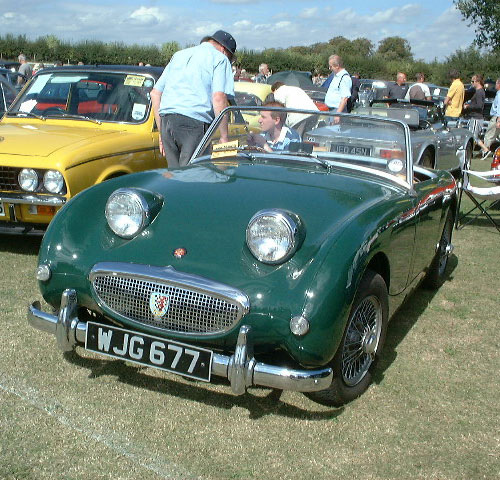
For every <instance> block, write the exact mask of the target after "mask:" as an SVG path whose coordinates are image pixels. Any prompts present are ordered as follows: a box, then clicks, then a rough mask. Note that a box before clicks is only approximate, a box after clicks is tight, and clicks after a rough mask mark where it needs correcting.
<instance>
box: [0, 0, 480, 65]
mask: <svg viewBox="0 0 500 480" xmlns="http://www.w3.org/2000/svg"><path fill="white" fill-rule="evenodd" d="M0 12H1V13H0V35H5V34H7V33H12V34H14V35H18V34H25V35H26V36H27V38H29V39H30V40H34V39H36V38H38V37H41V36H44V35H55V36H56V37H58V38H59V39H62V40H67V41H71V42H78V41H81V40H101V41H103V42H123V43H125V44H134V43H137V44H140V45H158V46H160V45H162V44H163V43H166V42H170V41H176V42H178V43H179V44H180V46H181V47H184V46H186V45H192V44H196V43H198V42H199V41H200V40H201V38H202V37H203V36H205V35H210V34H213V33H214V32H215V31H216V30H219V29H222V30H226V31H228V32H229V33H231V34H232V35H233V36H234V38H235V39H236V42H237V44H238V47H240V48H241V47H244V48H246V49H250V50H255V51H260V50H263V49H265V48H286V47H289V46H297V45H306V46H307V45H311V44H313V43H317V42H326V41H328V40H329V39H330V38H333V37H336V36H339V35H342V36H344V37H346V38H348V39H349V40H353V39H355V38H359V37H364V38H368V39H369V40H371V41H372V42H373V43H374V45H375V47H377V46H378V42H379V41H380V40H382V39H384V38H386V37H389V36H395V35H397V36H400V37H403V38H405V39H406V40H408V42H409V44H410V46H411V49H412V53H413V54H414V58H415V59H423V60H425V61H432V60H434V59H437V60H444V59H445V58H446V57H448V56H449V55H451V54H452V53H454V52H455V51H456V50H458V49H463V48H467V47H468V46H469V45H470V44H471V43H472V41H473V39H474V31H473V29H472V28H470V27H468V25H467V22H464V21H463V20H462V17H461V15H460V12H459V11H458V10H457V9H456V8H455V7H454V5H453V2H452V1H451V0H448V1H447V0H419V1H418V3H417V2H411V1H408V2H406V1H404V0H402V1H398V0H376V1H375V0H358V1H357V2H353V1H350V2H347V1H345V0H314V1H311V0H176V1H169V0H85V1H71V0H56V1H52V0H0ZM332 53H333V52H332Z"/></svg>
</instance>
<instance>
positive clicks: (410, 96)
mask: <svg viewBox="0 0 500 480" xmlns="http://www.w3.org/2000/svg"><path fill="white" fill-rule="evenodd" d="M416 80H417V82H416V83H414V84H413V85H412V86H411V87H410V88H409V89H408V91H407V92H406V95H405V99H406V100H429V101H430V100H432V96H431V91H430V90H429V87H428V86H427V85H426V84H425V83H424V82H425V75H424V74H423V73H417V75H416Z"/></svg>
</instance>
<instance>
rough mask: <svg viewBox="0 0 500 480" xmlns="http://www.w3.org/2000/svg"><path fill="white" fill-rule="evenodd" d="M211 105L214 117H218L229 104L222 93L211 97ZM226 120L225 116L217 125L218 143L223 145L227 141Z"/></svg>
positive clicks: (216, 93)
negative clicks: (218, 130) (218, 131)
mask: <svg viewBox="0 0 500 480" xmlns="http://www.w3.org/2000/svg"><path fill="white" fill-rule="evenodd" d="M212 105H213V107H214V114H215V116H217V115H219V113H220V112H222V110H224V109H225V108H226V107H227V106H228V105H229V104H228V101H227V95H226V94H225V93H224V92H214V93H213V95H212ZM227 125H228V118H227V115H226V116H225V117H224V118H223V119H222V122H221V123H220V125H219V129H220V143H225V142H228V141H229V133H228V126H227Z"/></svg>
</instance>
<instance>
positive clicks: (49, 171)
mask: <svg viewBox="0 0 500 480" xmlns="http://www.w3.org/2000/svg"><path fill="white" fill-rule="evenodd" d="M52 172H53V173H57V174H59V175H60V176H61V188H60V189H59V190H55V191H53V190H50V189H48V188H47V185H46V181H45V178H46V176H47V174H48V173H52ZM42 185H43V188H44V189H45V190H46V191H47V192H49V193H52V194H60V193H63V192H64V187H65V180H64V175H63V174H62V173H61V172H60V171H59V170H55V169H53V168H51V169H49V170H46V171H45V172H44V174H43V179H42Z"/></svg>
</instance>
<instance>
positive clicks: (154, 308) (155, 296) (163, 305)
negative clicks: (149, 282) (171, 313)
mask: <svg viewBox="0 0 500 480" xmlns="http://www.w3.org/2000/svg"><path fill="white" fill-rule="evenodd" d="M169 305H170V298H169V296H168V295H165V294H164V293H160V292H153V293H152V294H151V296H150V297H149V309H150V310H151V313H152V314H153V315H154V316H155V317H156V318H162V317H164V316H165V314H166V313H167V312H168V306H169Z"/></svg>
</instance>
